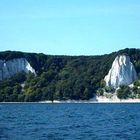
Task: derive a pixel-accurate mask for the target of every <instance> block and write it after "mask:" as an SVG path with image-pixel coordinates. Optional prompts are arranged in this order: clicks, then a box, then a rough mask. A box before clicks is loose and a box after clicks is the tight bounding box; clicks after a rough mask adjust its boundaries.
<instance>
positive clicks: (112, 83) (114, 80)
mask: <svg viewBox="0 0 140 140" xmlns="http://www.w3.org/2000/svg"><path fill="white" fill-rule="evenodd" d="M136 78H137V73H136V70H135V67H134V65H133V64H132V63H131V61H130V58H129V56H127V55H120V56H117V57H116V58H115V60H114V62H113V64H112V67H111V69H110V70H109V73H108V75H106V76H105V78H104V80H105V82H106V86H109V87H114V88H118V87H119V86H120V85H129V84H131V83H132V82H134V80H136Z"/></svg>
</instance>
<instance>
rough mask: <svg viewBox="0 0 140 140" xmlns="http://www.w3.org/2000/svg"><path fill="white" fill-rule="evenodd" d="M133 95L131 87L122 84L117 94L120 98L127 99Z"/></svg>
mask: <svg viewBox="0 0 140 140" xmlns="http://www.w3.org/2000/svg"><path fill="white" fill-rule="evenodd" d="M130 95H131V91H130V87H129V86H125V85H122V86H120V89H118V90H117V96H118V98H119V99H127V98H129V97H130Z"/></svg>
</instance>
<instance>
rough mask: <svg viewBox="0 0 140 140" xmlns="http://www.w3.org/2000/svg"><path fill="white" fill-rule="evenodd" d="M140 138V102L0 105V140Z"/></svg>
mask: <svg viewBox="0 0 140 140" xmlns="http://www.w3.org/2000/svg"><path fill="white" fill-rule="evenodd" d="M77 139H78V140H140V104H37V103H33V104H28V103H26V104H0V140H77Z"/></svg>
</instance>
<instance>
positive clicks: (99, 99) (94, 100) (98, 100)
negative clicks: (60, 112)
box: [0, 96, 140, 104]
mask: <svg viewBox="0 0 140 140" xmlns="http://www.w3.org/2000/svg"><path fill="white" fill-rule="evenodd" d="M8 103H10V104H12V103H13V104H14V103H16V104H18V103H19V104H20V103H32V104H33V103H46V104H57V103H58V104H59V103H60V104H61V103H140V99H132V98H129V99H122V100H120V99H119V98H117V96H113V97H111V98H107V97H105V96H96V97H94V98H91V99H90V100H65V101H60V100H54V101H53V102H52V101H50V100H46V101H39V102H0V104H8Z"/></svg>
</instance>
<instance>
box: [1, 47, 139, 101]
mask: <svg viewBox="0 0 140 140" xmlns="http://www.w3.org/2000/svg"><path fill="white" fill-rule="evenodd" d="M93 53H94V52H93ZM120 54H128V55H129V56H130V59H131V62H132V63H133V64H134V66H135V68H136V71H137V74H138V75H139V74H140V49H128V48H126V49H124V50H120V51H118V52H113V53H110V54H105V55H97V56H65V55H63V56H57V55H45V54H43V53H38V54H37V53H24V52H16V51H5V52H0V60H5V61H7V60H11V59H15V58H26V59H27V60H28V62H29V63H30V64H31V66H32V67H33V68H34V69H35V71H36V75H34V74H32V73H28V74H26V73H24V72H21V73H17V74H16V75H14V76H13V77H10V78H7V79H5V80H1V81H0V102H13V101H14V102H35V101H36V102H37V101H44V100H51V101H53V100H68V99H73V100H88V99H90V98H92V97H94V96H95V95H96V93H97V91H98V90H99V89H100V88H103V87H105V83H104V80H103V79H104V77H105V75H106V74H107V73H108V71H109V69H110V68H111V65H112V62H113V61H114V59H115V57H116V56H117V55H120ZM137 83H138V82H137ZM123 88H124V87H123ZM137 91H138V89H137ZM119 97H120V98H122V96H121V93H120V94H119Z"/></svg>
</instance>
